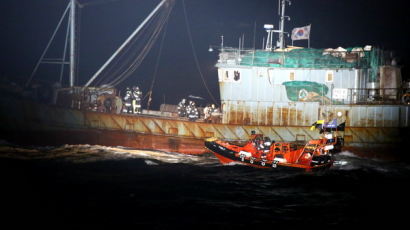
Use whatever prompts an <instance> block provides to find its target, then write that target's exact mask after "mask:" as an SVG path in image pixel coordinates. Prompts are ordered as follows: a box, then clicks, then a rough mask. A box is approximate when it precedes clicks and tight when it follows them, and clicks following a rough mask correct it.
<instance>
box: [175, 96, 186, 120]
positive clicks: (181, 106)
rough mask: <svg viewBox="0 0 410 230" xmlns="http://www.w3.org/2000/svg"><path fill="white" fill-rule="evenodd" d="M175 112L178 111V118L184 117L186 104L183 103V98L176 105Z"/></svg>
mask: <svg viewBox="0 0 410 230" xmlns="http://www.w3.org/2000/svg"><path fill="white" fill-rule="evenodd" d="M177 110H178V116H179V117H186V102H185V98H182V100H181V101H180V102H179V103H178V106H177Z"/></svg>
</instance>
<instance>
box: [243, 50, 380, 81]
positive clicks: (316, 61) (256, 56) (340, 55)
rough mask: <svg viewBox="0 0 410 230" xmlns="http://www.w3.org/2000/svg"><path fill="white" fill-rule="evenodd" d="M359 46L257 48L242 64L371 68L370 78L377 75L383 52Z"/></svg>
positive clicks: (246, 56) (321, 67) (315, 67)
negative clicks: (340, 48) (341, 49)
mask: <svg viewBox="0 0 410 230" xmlns="http://www.w3.org/2000/svg"><path fill="white" fill-rule="evenodd" d="M355 48H356V50H357V48H359V47H352V48H346V52H334V51H330V52H326V50H325V49H309V48H305V49H294V50H291V51H289V52H270V51H265V50H257V51H255V52H250V53H248V54H245V55H244V56H243V57H242V59H241V63H240V64H241V65H245V66H260V67H281V68H314V69H326V68H358V69H370V70H371V71H370V79H373V80H374V79H375V78H376V77H377V72H378V68H379V66H380V65H381V64H382V63H381V54H382V53H381V52H380V50H378V49H375V48H373V49H372V50H371V51H362V52H356V51H354V50H355Z"/></svg>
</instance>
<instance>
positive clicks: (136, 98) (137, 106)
mask: <svg viewBox="0 0 410 230" xmlns="http://www.w3.org/2000/svg"><path fill="white" fill-rule="evenodd" d="M132 97H133V100H132V111H133V113H134V114H141V113H142V108H141V99H142V92H141V90H140V88H139V87H138V86H134V87H133V88H132Z"/></svg>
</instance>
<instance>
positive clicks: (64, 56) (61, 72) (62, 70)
mask: <svg viewBox="0 0 410 230" xmlns="http://www.w3.org/2000/svg"><path fill="white" fill-rule="evenodd" d="M70 21H71V18H69V21H68V23H67V32H66V36H65V43H64V51H63V58H62V61H63V62H65V59H66V56H67V44H68V35H69V34H70ZM63 74H64V64H61V71H60V85H63Z"/></svg>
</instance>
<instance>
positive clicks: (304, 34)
mask: <svg viewBox="0 0 410 230" xmlns="http://www.w3.org/2000/svg"><path fill="white" fill-rule="evenodd" d="M310 26H311V25H307V26H304V27H297V28H294V29H293V30H292V40H304V39H309V37H310Z"/></svg>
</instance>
